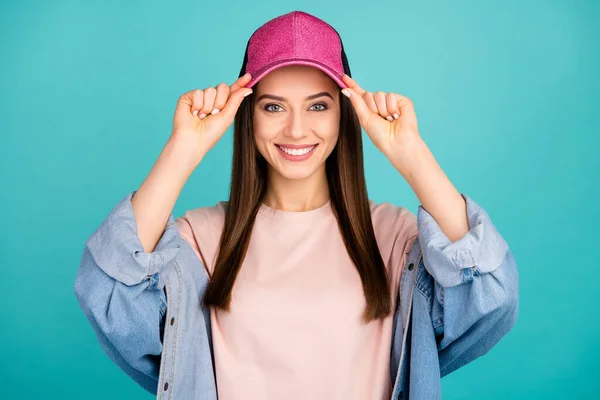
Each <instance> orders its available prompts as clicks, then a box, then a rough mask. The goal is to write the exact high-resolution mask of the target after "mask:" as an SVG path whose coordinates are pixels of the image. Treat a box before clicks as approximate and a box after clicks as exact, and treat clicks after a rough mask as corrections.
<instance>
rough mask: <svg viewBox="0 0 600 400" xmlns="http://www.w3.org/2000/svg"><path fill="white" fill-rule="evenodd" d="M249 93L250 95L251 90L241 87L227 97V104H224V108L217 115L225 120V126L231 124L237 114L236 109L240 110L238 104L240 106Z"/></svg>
mask: <svg viewBox="0 0 600 400" xmlns="http://www.w3.org/2000/svg"><path fill="white" fill-rule="evenodd" d="M250 93H252V89H248V88H245V87H242V88H239V89H238V90H236V91H235V92H232V93H231V94H230V95H229V99H227V104H225V107H223V110H221V112H220V113H219V114H221V116H222V117H223V119H224V120H225V123H226V124H227V126H229V125H231V124H232V123H233V119H234V117H235V113H236V112H237V110H238V108H240V104H242V101H243V100H244V98H245V97H246V96H248V95H249V94H250Z"/></svg>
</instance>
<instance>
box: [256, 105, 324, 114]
mask: <svg viewBox="0 0 600 400" xmlns="http://www.w3.org/2000/svg"><path fill="white" fill-rule="evenodd" d="M314 107H317V108H316V109H315V108H314ZM282 109H283V108H282V107H281V106H280V105H279V104H267V105H266V106H265V110H266V111H268V112H272V113H274V112H279V111H281V110H282ZM311 109H312V110H314V111H325V110H326V109H327V105H326V104H322V103H317V104H313V105H312V106H311Z"/></svg>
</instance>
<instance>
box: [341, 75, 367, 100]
mask: <svg viewBox="0 0 600 400" xmlns="http://www.w3.org/2000/svg"><path fill="white" fill-rule="evenodd" d="M342 79H343V81H344V82H345V83H346V85H348V87H349V88H351V89H353V90H354V91H355V92H357V93H359V94H361V95H362V94H364V93H365V90H364V89H363V88H361V87H360V85H359V84H358V83H357V82H356V81H355V80H354V79H352V78H351V77H350V76H349V75H348V74H344V76H343V77H342Z"/></svg>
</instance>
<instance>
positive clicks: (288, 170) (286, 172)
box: [272, 165, 319, 180]
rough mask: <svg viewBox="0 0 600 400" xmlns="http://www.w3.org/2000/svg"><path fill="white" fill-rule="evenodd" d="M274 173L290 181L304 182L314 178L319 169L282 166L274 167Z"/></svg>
mask: <svg viewBox="0 0 600 400" xmlns="http://www.w3.org/2000/svg"><path fill="white" fill-rule="evenodd" d="M272 168H273V170H274V172H276V173H277V174H278V175H280V176H281V177H282V178H285V179H289V180H302V179H306V178H308V177H310V176H312V175H313V174H314V173H315V172H317V170H318V169H319V168H315V167H313V166H310V167H309V166H290V167H286V166H281V165H278V166H277V167H272Z"/></svg>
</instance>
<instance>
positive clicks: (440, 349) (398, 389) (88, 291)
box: [74, 191, 519, 400]
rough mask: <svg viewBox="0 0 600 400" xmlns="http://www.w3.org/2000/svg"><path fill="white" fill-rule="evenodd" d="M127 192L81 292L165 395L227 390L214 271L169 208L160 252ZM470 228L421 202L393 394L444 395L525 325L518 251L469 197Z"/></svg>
mask: <svg viewBox="0 0 600 400" xmlns="http://www.w3.org/2000/svg"><path fill="white" fill-rule="evenodd" d="M134 194H135V191H133V192H130V193H129V194H127V195H126V196H125V197H124V198H123V199H122V200H120V201H119V202H118V204H116V206H115V207H114V208H113V209H112V211H111V212H110V213H109V215H108V216H107V217H106V218H105V220H104V221H103V222H102V223H101V225H100V226H99V227H98V229H96V231H95V232H94V233H93V234H92V235H91V236H90V237H89V238H88V240H87V241H86V243H85V248H84V250H83V255H82V258H81V264H80V266H79V269H78V272H77V276H76V278H75V285H74V290H75V295H76V297H77V300H78V301H79V304H80V306H81V309H82V310H83V312H84V313H85V315H86V317H87V319H88V320H89V322H90V324H91V326H92V328H93V330H94V331H95V334H96V336H97V338H98V341H99V342H100V345H101V346H102V348H103V350H104V351H105V353H106V354H107V355H108V357H110V359H111V360H112V361H113V362H114V363H115V364H116V365H117V366H118V367H119V368H120V369H122V370H123V371H124V372H125V373H126V374H127V375H128V376H129V377H131V378H132V379H133V380H134V381H135V382H137V383H138V384H139V385H140V386H141V387H143V388H144V389H146V390H147V391H148V392H150V393H152V394H154V395H156V396H157V398H158V399H184V400H194V399H198V400H208V399H216V398H217V390H216V384H215V382H216V379H215V372H214V364H213V362H214V360H213V352H212V340H211V326H210V313H209V310H208V308H206V307H204V306H203V305H202V304H201V299H202V297H203V294H204V290H205V288H206V285H207V282H208V276H207V274H206V270H205V268H204V267H203V266H202V264H201V261H200V260H199V259H198V257H197V255H196V254H195V252H194V251H193V249H192V248H191V246H190V245H189V244H188V243H187V242H186V241H185V240H184V239H183V238H182V237H181V236H180V235H179V232H178V229H177V227H176V225H175V219H174V217H173V215H172V214H171V215H170V216H169V219H168V222H167V225H166V227H165V230H164V232H163V234H162V236H161V238H160V240H159V242H158V244H157V246H156V248H155V249H154V251H152V252H151V253H147V252H144V249H143V246H142V244H141V242H140V240H139V237H138V235H137V225H136V220H135V216H134V214H133V209H132V206H131V198H132V197H133V195H134ZM462 197H463V198H464V200H465V202H466V205H467V216H468V222H469V231H468V232H467V233H466V234H465V236H463V237H462V238H461V239H459V240H457V241H455V242H451V241H450V240H449V239H448V238H447V237H446V235H445V234H444V233H443V232H442V231H441V229H440V227H439V226H438V224H437V223H436V221H435V220H434V219H433V217H432V216H431V215H430V214H429V213H428V212H427V211H426V210H425V209H424V208H423V207H421V206H419V208H418V213H417V224H418V237H417V238H416V239H415V241H414V244H413V246H412V248H411V249H410V252H409V255H408V257H407V260H406V263H405V265H404V266H403V272H402V277H401V282H400V289H399V293H398V296H399V303H398V306H397V307H396V311H395V314H394V319H393V337H392V347H391V349H390V379H391V380H392V383H393V392H392V399H411V400H413V399H415V400H424V399H441V377H443V376H445V375H447V374H449V373H451V372H452V371H455V370H456V369H458V368H460V367H461V366H463V365H465V364H467V363H469V362H470V361H472V360H474V359H475V358H477V357H479V356H481V355H484V354H486V353H487V352H488V351H489V350H490V349H491V348H492V347H493V346H494V345H495V344H496V343H497V342H498V341H499V340H500V339H501V338H502V337H503V336H504V335H505V334H506V333H507V332H508V331H509V330H510V329H511V328H512V327H513V325H514V324H515V321H516V318H517V314H518V292H519V289H518V273H517V266H516V263H515V259H514V257H513V254H512V253H511V251H510V249H509V248H508V245H507V243H506V242H505V240H504V239H503V238H502V237H501V236H500V234H499V233H498V231H497V230H496V228H495V226H494V225H493V223H492V221H491V220H490V218H489V216H488V214H487V213H486V211H485V210H484V209H483V208H481V207H480V206H479V205H478V204H476V203H475V202H474V201H473V200H472V199H471V198H470V197H468V196H467V195H464V194H462Z"/></svg>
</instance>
